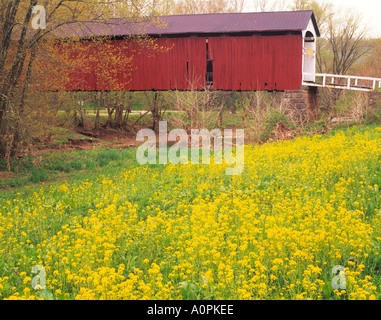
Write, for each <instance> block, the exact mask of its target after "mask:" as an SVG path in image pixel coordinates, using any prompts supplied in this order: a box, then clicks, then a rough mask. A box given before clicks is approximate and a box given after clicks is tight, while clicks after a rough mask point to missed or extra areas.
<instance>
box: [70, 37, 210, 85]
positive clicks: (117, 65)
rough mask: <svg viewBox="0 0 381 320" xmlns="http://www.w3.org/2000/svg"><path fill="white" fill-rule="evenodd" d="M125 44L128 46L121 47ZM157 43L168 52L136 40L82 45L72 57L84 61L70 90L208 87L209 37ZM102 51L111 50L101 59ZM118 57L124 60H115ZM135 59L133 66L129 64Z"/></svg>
mask: <svg viewBox="0 0 381 320" xmlns="http://www.w3.org/2000/svg"><path fill="white" fill-rule="evenodd" d="M121 41H124V43H123V44H121ZM126 41H127V42H126ZM155 43H156V44H157V46H158V47H164V48H168V50H162V51H154V50H152V49H144V48H141V47H140V46H141V43H139V42H136V41H132V40H110V41H107V43H100V42H96V41H95V42H92V41H87V42H82V43H81V44H80V45H81V48H82V49H81V54H80V55H79V54H78V53H73V54H72V55H71V59H73V60H77V62H78V61H80V63H79V65H80V68H79V67H76V68H75V69H73V70H72V71H70V73H69V81H67V83H66V85H65V87H66V90H88V91H93V90H174V89H179V90H188V89H190V88H191V87H194V88H195V89H202V88H204V86H205V70H206V45H205V38H199V37H188V38H162V39H157V40H156V41H155ZM72 45H73V46H75V45H76V44H75V43H72ZM118 46H119V48H118ZM101 50H106V51H108V54H107V53H106V54H103V56H102V57H100V56H99V55H100V51H101ZM111 55H114V58H113V59H111V58H110V59H107V57H108V56H111ZM115 56H119V58H121V59H119V60H118V59H115ZM94 57H95V58H94ZM131 57H132V63H130V62H129V59H130V58H131ZM97 59H98V61H99V60H101V61H100V63H97ZM76 65H78V64H76ZM63 80H64V79H63ZM64 81H65V80H64Z"/></svg>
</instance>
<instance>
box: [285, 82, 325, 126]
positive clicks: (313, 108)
mask: <svg viewBox="0 0 381 320" xmlns="http://www.w3.org/2000/svg"><path fill="white" fill-rule="evenodd" d="M282 103H283V106H284V108H285V113H286V115H287V116H288V117H289V118H291V120H293V121H297V122H309V121H315V120H318V118H319V103H320V98H319V91H318V87H310V86H303V87H301V88H300V89H299V90H290V91H285V92H284V95H283V99H282Z"/></svg>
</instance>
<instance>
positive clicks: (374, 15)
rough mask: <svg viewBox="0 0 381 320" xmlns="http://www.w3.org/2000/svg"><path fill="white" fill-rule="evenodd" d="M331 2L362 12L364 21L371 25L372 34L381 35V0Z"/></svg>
mask: <svg viewBox="0 0 381 320" xmlns="http://www.w3.org/2000/svg"><path fill="white" fill-rule="evenodd" d="M327 2H328V1H327ZM329 2H332V3H333V4H334V5H335V7H337V8H343V9H345V8H353V9H354V10H356V11H357V12H359V13H361V15H362V17H363V21H365V22H366V23H367V24H368V25H369V32H370V33H371V34H372V36H374V37H381V1H380V0H332V1H329Z"/></svg>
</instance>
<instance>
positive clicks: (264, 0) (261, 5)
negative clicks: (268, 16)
mask: <svg viewBox="0 0 381 320" xmlns="http://www.w3.org/2000/svg"><path fill="white" fill-rule="evenodd" d="M252 7H253V9H254V11H261V12H268V11H280V10H283V9H285V7H286V1H285V0H255V1H253V4H252Z"/></svg>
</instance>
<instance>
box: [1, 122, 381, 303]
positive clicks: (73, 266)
mask: <svg viewBox="0 0 381 320" xmlns="http://www.w3.org/2000/svg"><path fill="white" fill-rule="evenodd" d="M380 188H381V128H380V127H378V128H374V127H373V128H365V129H364V128H362V129H361V128H357V127H354V128H352V129H349V130H347V131H336V132H335V133H332V134H330V135H327V136H311V137H302V138H297V139H295V140H293V141H283V142H278V143H271V144H266V145H262V146H250V147H249V146H246V147H245V168H244V172H243V173H242V174H241V175H237V176H226V175H225V165H191V164H189V165H171V164H170V165H165V166H159V165H154V166H149V165H147V166H131V168H130V169H129V170H126V171H123V172H121V173H120V174H119V175H117V176H115V177H104V176H101V177H99V178H98V179H97V180H91V181H90V180H87V181H82V182H81V183H79V182H71V183H70V182H68V183H64V184H61V185H51V186H46V187H41V189H39V190H38V191H36V192H33V193H31V192H27V190H25V192H24V191H23V190H22V191H20V192H19V193H18V194H17V195H15V196H14V197H13V198H12V199H5V200H2V201H1V203H0V298H1V299H40V298H50V299H52V298H54V299H244V300H246V299H268V300H270V299H379V298H380V297H381V273H380V272H381V242H380V240H381V206H380V204H381V192H380ZM36 265H40V266H43V268H44V269H45V271H46V275H45V279H46V289H45V290H41V289H37V288H36V289H35V288H34V287H33V286H32V280H33V278H34V277H35V276H36V274H35V273H32V268H33V267H34V266H36ZM338 265H339V266H344V267H345V274H344V277H345V289H334V288H333V287H332V279H333V277H334V276H335V275H334V274H333V273H332V269H333V268H334V267H335V266H338ZM342 276H343V273H342Z"/></svg>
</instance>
